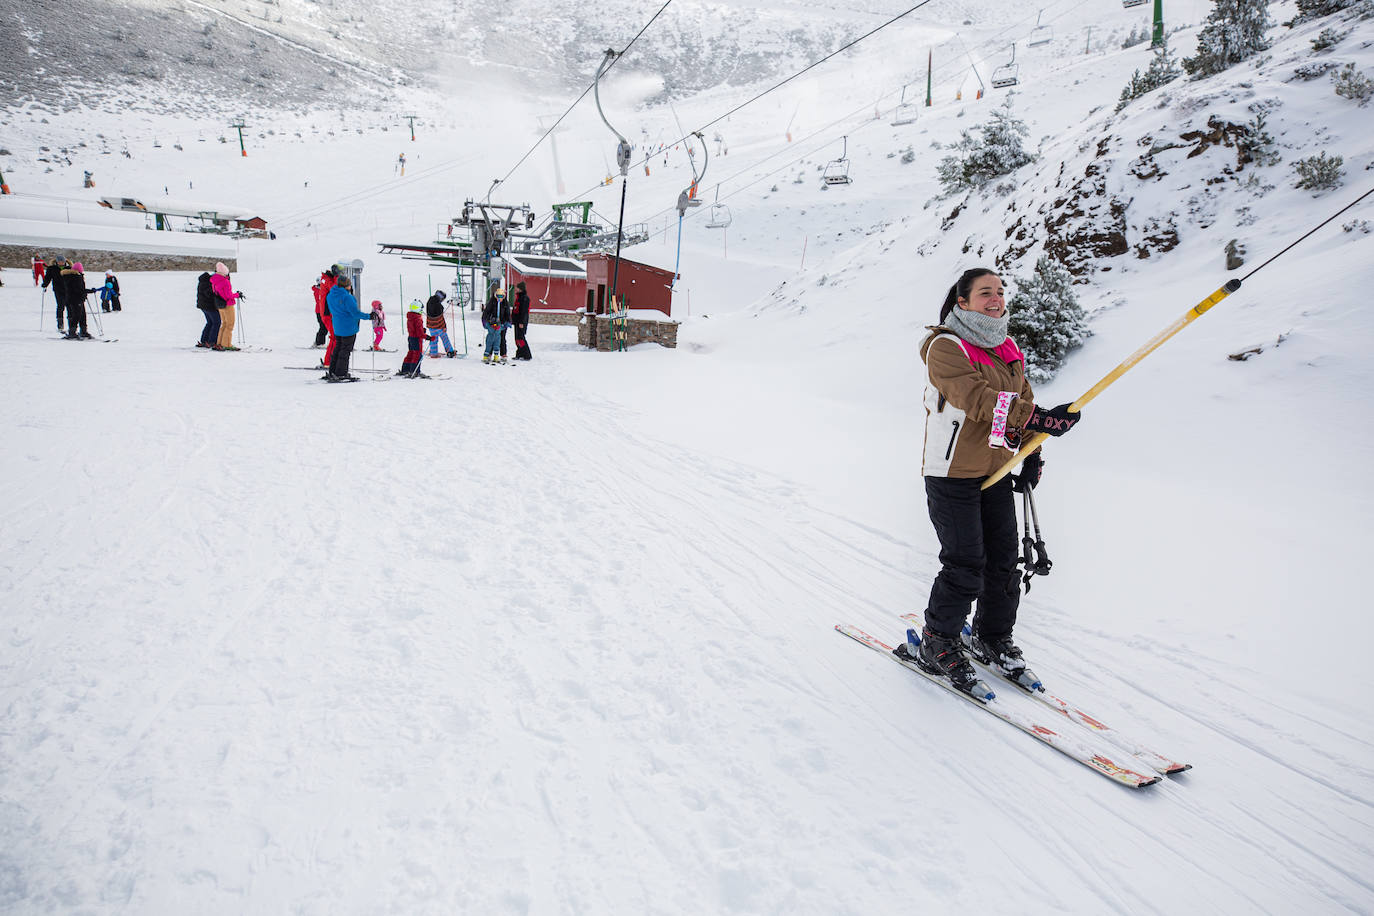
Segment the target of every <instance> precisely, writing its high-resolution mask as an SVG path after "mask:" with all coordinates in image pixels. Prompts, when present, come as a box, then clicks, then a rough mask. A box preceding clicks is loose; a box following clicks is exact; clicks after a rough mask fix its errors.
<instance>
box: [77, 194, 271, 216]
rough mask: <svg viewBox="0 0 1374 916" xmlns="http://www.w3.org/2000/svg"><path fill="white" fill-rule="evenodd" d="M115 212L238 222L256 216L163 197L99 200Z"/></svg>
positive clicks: (110, 197) (114, 197) (198, 202)
mask: <svg viewBox="0 0 1374 916" xmlns="http://www.w3.org/2000/svg"><path fill="white" fill-rule="evenodd" d="M100 201H101V203H102V204H105V205H107V206H109V207H111V208H113V209H115V210H141V211H143V212H146V213H161V214H163V215H165V216H185V217H191V218H195V217H204V218H206V219H232V220H237V221H239V222H244V221H245V220H250V219H252V218H254V217H255V216H257V215H258V214H256V213H253V212H252V211H249V210H244V209H242V208H240V207H221V206H218V205H216V204H208V203H204V202H202V201H193V200H181V199H178V198H175V197H164V196H153V195H149V196H144V197H135V196H126V195H120V194H108V195H106V196H104V197H101V198H100Z"/></svg>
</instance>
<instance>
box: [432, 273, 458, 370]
mask: <svg viewBox="0 0 1374 916" xmlns="http://www.w3.org/2000/svg"><path fill="white" fill-rule="evenodd" d="M444 296H445V293H444V291H443V290H442V289H440V290H435V292H434V295H432V296H430V297H429V301H428V302H426V303H425V327H427V328H429V331H430V336H429V340H430V346H429V355H430V356H431V357H435V356H438V355H439V341H441V340H442V341H443V342H444V353H445V355H447V356H449V357H454V356H457V355H458V353H457V351H455V350H454V349H453V344H451V343H449V339H448V323H447V322H445V321H444Z"/></svg>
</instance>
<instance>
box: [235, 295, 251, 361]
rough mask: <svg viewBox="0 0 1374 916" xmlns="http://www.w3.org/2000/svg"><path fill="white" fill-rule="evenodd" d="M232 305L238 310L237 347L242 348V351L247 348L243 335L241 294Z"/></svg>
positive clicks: (245, 338)
mask: <svg viewBox="0 0 1374 916" xmlns="http://www.w3.org/2000/svg"><path fill="white" fill-rule="evenodd" d="M234 304H235V305H237V306H238V309H239V315H238V319H239V320H238V325H239V346H241V347H243V348H244V349H247V348H248V335H247V334H245V333H244V331H243V293H239V297H238V300H237V301H236V302H235V303H234Z"/></svg>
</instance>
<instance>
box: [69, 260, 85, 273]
mask: <svg viewBox="0 0 1374 916" xmlns="http://www.w3.org/2000/svg"><path fill="white" fill-rule="evenodd" d="M72 270H74V271H76V272H77V273H85V271H83V270H82V269H81V262H80V261H77V262H76V263H75V264H73V265H72Z"/></svg>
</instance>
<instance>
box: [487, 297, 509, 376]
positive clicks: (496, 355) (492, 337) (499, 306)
mask: <svg viewBox="0 0 1374 916" xmlns="http://www.w3.org/2000/svg"><path fill="white" fill-rule="evenodd" d="M509 326H510V306H509V305H507V304H506V291H505V290H504V289H498V290H497V291H496V292H495V293H494V294H493V295H492V297H491V298H490V299H488V300H487V304H486V305H485V306H484V307H483V308H482V327H484V328H486V329H487V343H486V348H485V350H484V351H483V353H482V362H484V363H490V364H491V365H493V366H495V365H497V364H499V363H503V362H505V360H504V359H503V358H502V357H501V353H500V350H501V335H502V334H503V333H504V332H505V329H506V328H508V327H509Z"/></svg>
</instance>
